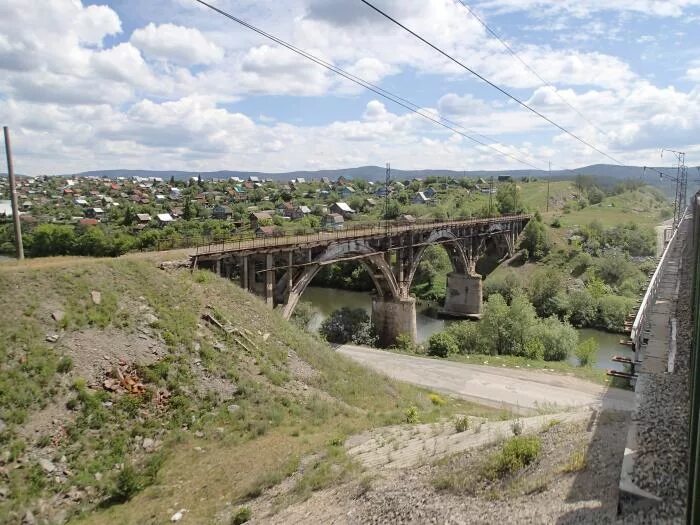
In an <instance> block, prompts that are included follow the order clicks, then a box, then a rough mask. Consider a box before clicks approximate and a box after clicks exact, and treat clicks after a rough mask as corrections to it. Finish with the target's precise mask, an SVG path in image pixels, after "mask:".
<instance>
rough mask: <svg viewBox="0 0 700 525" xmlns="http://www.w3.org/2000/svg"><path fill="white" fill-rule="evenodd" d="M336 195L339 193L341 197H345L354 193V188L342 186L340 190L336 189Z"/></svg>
mask: <svg viewBox="0 0 700 525" xmlns="http://www.w3.org/2000/svg"><path fill="white" fill-rule="evenodd" d="M338 195H340V196H341V197H342V198H343V199H347V198H350V197H352V196H353V195H355V188H353V187H352V186H343V187H342V188H341V189H340V191H338Z"/></svg>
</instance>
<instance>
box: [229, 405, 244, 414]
mask: <svg viewBox="0 0 700 525" xmlns="http://www.w3.org/2000/svg"><path fill="white" fill-rule="evenodd" d="M240 409H241V407H240V406H238V405H229V406H227V407H226V410H228V413H229V414H235V413H236V412H238V411H239V410H240Z"/></svg>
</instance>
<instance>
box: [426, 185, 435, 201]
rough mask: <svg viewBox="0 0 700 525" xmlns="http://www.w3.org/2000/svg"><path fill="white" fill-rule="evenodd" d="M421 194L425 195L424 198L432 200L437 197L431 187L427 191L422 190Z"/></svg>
mask: <svg viewBox="0 0 700 525" xmlns="http://www.w3.org/2000/svg"><path fill="white" fill-rule="evenodd" d="M423 193H424V194H425V196H426V197H428V198H429V199H432V198H433V197H435V195H437V190H436V189H435V188H433V187H432V186H430V187H428V188H427V189H425V190H423Z"/></svg>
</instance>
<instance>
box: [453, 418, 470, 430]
mask: <svg viewBox="0 0 700 525" xmlns="http://www.w3.org/2000/svg"><path fill="white" fill-rule="evenodd" d="M455 430H456V431H457V432H465V431H467V430H469V417H467V416H460V417H458V418H457V419H455Z"/></svg>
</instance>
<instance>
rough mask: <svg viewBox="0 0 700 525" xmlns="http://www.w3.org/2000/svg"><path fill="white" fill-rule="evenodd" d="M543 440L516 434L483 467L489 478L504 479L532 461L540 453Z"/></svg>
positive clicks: (483, 471)
mask: <svg viewBox="0 0 700 525" xmlns="http://www.w3.org/2000/svg"><path fill="white" fill-rule="evenodd" d="M541 448H542V442H541V440H540V438H539V437H537V436H515V437H512V438H510V439H508V440H507V441H505V442H504V443H503V445H502V446H501V449H500V450H499V451H497V452H495V453H494V454H492V455H491V457H490V458H489V459H488V461H487V462H486V464H485V465H484V467H483V469H482V475H483V476H484V477H485V478H487V479H492V480H495V479H502V478H504V477H505V476H507V475H509V474H512V473H513V472H516V471H518V470H520V469H521V468H523V467H526V466H527V465H529V464H530V463H532V462H533V461H534V460H535V459H536V458H537V456H538V455H539V453H540V449H541Z"/></svg>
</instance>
